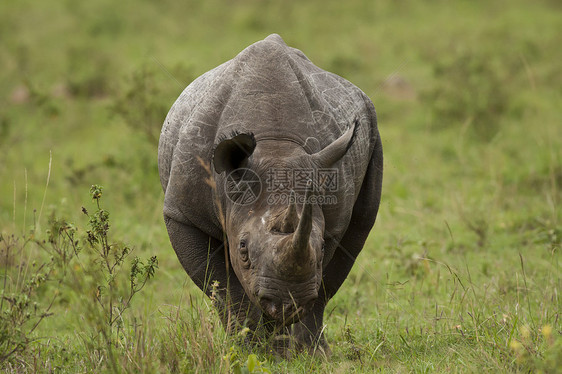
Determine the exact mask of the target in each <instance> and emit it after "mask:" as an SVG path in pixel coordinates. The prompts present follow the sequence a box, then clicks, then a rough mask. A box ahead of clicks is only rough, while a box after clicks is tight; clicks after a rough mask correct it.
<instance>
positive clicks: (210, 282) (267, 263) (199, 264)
mask: <svg viewBox="0 0 562 374" xmlns="http://www.w3.org/2000/svg"><path fill="white" fill-rule="evenodd" d="M382 165H383V153H382V144H381V139H380V136H379V132H378V129H377V119H376V113H375V108H374V106H373V104H372V102H371V100H370V99H369V98H368V97H367V96H366V95H365V94H364V93H363V92H362V91H361V90H360V89H359V88H357V87H356V86H354V85H353V84H352V83H350V82H348V81H347V80H345V79H343V78H341V77H340V76H338V75H335V74H332V73H329V72H327V71H324V70H322V69H320V68H319V67H317V66H315V65H314V64H313V63H312V62H311V61H310V60H309V59H308V58H307V57H306V56H305V55H304V54H303V53H302V52H301V51H300V50H298V49H295V48H291V47H289V46H287V45H286V44H285V42H284V41H283V39H282V38H281V37H280V36H279V35H276V34H273V35H270V36H268V37H267V38H265V39H264V40H262V41H259V42H256V43H254V44H252V45H250V46H249V47H247V48H246V49H244V50H243V51H242V52H240V53H239V54H238V55H237V56H236V57H234V58H233V59H232V60H230V61H227V62H225V63H223V64H222V65H220V66H218V67H216V68H214V69H212V70H210V71H208V72H207V73H205V74H203V75H201V76H200V77H199V78H197V79H196V80H194V81H193V82H192V83H191V84H190V85H189V86H188V87H187V88H186V89H185V90H184V91H183V93H182V94H181V95H180V96H179V98H178V99H177V100H176V102H175V103H174V104H173V106H172V108H171V109H170V111H169V113H168V115H167V117H166V119H165V122H164V125H163V127H162V132H161V135H160V142H159V149H158V167H159V173H160V180H161V183H162V188H163V189H164V192H165V197H164V220H165V224H166V228H167V230H168V234H169V237H170V241H171V244H172V247H173V249H174V250H175V252H176V255H177V257H178V259H179V261H180V263H181V265H182V266H183V268H184V269H185V271H186V272H187V274H188V275H189V277H190V278H191V279H192V280H193V282H194V283H195V284H196V285H197V286H198V287H199V288H201V290H203V291H204V292H205V293H206V294H207V295H209V296H211V297H212V299H213V300H214V301H215V303H216V305H217V307H218V308H219V310H220V311H221V316H222V319H223V324H224V325H225V328H226V329H227V330H228V331H230V332H234V331H238V330H237V329H239V328H241V327H247V328H248V329H246V330H245V331H246V332H247V331H250V332H251V333H253V335H252V334H250V335H252V336H253V337H257V338H256V339H258V340H259V339H261V340H259V341H264V338H263V337H264V336H265V338H267V339H269V338H271V336H272V335H273V336H274V335H275V334H277V336H278V337H279V335H280V334H283V335H282V336H287V334H290V335H289V336H290V337H291V338H290V341H291V342H292V343H289V344H287V345H286V346H284V348H283V350H284V352H285V351H288V350H290V349H292V347H297V348H300V349H306V350H308V351H309V352H311V353H316V352H324V353H326V354H328V353H329V346H328V344H327V342H326V339H325V337H324V334H323V330H324V326H323V313H324V308H325V306H326V303H327V302H328V300H330V298H332V296H334V294H335V293H336V291H338V289H339V288H340V286H341V285H342V283H343V282H344V280H345V279H346V277H347V275H348V273H349V271H350V270H351V268H352V266H353V264H354V262H355V259H356V257H357V255H358V254H359V252H360V251H361V249H362V248H363V245H364V243H365V240H366V238H367V235H368V234H369V232H370V230H371V228H372V226H373V225H374V222H375V218H376V216H377V211H378V208H379V202H380V196H381V184H382V171H383V167H382ZM260 337H261V338H260ZM269 341H270V342H271V340H269Z"/></svg>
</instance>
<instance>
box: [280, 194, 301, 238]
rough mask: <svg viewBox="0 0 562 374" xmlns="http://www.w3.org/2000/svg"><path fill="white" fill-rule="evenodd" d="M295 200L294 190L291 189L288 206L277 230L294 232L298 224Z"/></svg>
mask: <svg viewBox="0 0 562 374" xmlns="http://www.w3.org/2000/svg"><path fill="white" fill-rule="evenodd" d="M295 200H296V198H295V191H293V190H291V195H290V196H289V206H288V207H287V211H286V212H285V214H284V215H283V220H282V222H281V227H280V230H279V231H281V232H285V233H289V232H294V231H295V229H296V227H297V225H298V222H299V217H298V215H297V204H296V202H295Z"/></svg>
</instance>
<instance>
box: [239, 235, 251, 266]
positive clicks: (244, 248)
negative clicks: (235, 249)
mask: <svg viewBox="0 0 562 374" xmlns="http://www.w3.org/2000/svg"><path fill="white" fill-rule="evenodd" d="M240 258H241V259H242V261H243V262H244V263H247V262H248V260H249V258H248V247H247V245H246V240H241V241H240Z"/></svg>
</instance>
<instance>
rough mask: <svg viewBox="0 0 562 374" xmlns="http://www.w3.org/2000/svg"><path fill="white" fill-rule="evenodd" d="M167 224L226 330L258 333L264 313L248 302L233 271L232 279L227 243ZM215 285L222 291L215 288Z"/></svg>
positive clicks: (176, 247)
mask: <svg viewBox="0 0 562 374" xmlns="http://www.w3.org/2000/svg"><path fill="white" fill-rule="evenodd" d="M165 222H166V228H167V229H168V234H169V237H170V241H171V243H172V247H173V248H174V250H175V252H176V255H177V257H178V259H179V261H180V263H181V265H182V266H183V268H184V269H185V271H186V272H187V274H188V275H189V277H190V278H191V279H192V280H193V282H194V283H195V284H196V285H197V286H198V287H199V288H200V289H201V290H202V291H203V292H205V293H206V294H207V296H209V297H211V296H212V297H213V301H214V304H215V306H216V307H217V309H218V311H219V315H220V316H221V320H222V323H223V325H224V327H225V329H226V330H227V331H230V332H232V333H236V332H237V331H239V329H240V328H241V327H243V326H246V327H248V328H250V330H252V331H255V330H256V328H257V327H258V325H259V322H260V317H261V313H260V312H259V311H258V310H257V308H256V307H255V306H253V305H252V303H251V302H250V300H249V299H248V297H247V295H246V293H245V292H244V289H243V288H242V285H241V284H240V282H239V281H238V278H236V275H234V273H233V271H232V268H230V277H228V275H227V268H226V262H225V252H224V245H223V243H222V242H220V241H218V240H216V239H214V238H212V237H209V235H207V234H205V233H204V232H202V231H201V230H199V229H198V228H196V227H193V226H191V225H188V224H184V223H180V222H178V221H175V220H173V219H170V218H168V217H165ZM215 281H218V284H219V285H218V287H213V283H214V282H215ZM227 285H228V289H227Z"/></svg>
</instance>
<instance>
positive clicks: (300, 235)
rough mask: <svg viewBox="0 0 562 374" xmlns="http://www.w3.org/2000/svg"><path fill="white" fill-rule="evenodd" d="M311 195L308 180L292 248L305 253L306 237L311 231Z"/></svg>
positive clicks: (310, 183)
mask: <svg viewBox="0 0 562 374" xmlns="http://www.w3.org/2000/svg"><path fill="white" fill-rule="evenodd" d="M311 195H312V182H311V181H308V183H307V185H306V194H305V197H304V204H303V206H302V213H301V218H300V220H299V225H298V226H297V229H296V230H295V233H294V234H293V242H292V245H293V248H294V249H295V250H296V251H298V252H299V253H301V254H306V253H307V249H308V239H309V238H310V232H311V231H312V203H311V202H310V200H311V199H310V196H311ZM299 257H300V256H299Z"/></svg>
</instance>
